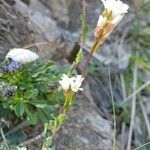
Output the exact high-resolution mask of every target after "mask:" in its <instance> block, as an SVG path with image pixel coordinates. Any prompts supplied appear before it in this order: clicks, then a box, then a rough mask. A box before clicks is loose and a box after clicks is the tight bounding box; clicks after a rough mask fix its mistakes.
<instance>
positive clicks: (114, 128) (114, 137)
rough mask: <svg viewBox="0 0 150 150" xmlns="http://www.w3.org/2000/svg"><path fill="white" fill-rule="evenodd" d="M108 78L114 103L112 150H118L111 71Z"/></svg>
mask: <svg viewBox="0 0 150 150" xmlns="http://www.w3.org/2000/svg"><path fill="white" fill-rule="evenodd" d="M108 77H109V85H110V92H111V101H112V107H113V122H114V123H113V125H114V127H113V147H112V150H116V112H115V102H114V97H113V91H112V83H111V78H110V69H109V70H108Z"/></svg>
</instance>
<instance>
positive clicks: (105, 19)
mask: <svg viewBox="0 0 150 150" xmlns="http://www.w3.org/2000/svg"><path fill="white" fill-rule="evenodd" d="M106 21H107V18H106V17H104V16H102V15H100V16H99V19H98V22H97V26H103V25H104V24H105V23H106Z"/></svg>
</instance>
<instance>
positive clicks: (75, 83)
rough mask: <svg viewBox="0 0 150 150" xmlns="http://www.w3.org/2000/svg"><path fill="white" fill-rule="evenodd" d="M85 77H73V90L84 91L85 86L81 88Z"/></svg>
mask: <svg viewBox="0 0 150 150" xmlns="http://www.w3.org/2000/svg"><path fill="white" fill-rule="evenodd" d="M83 80H84V78H83V77H82V76H81V75H77V76H76V77H72V78H71V90H72V91H74V92H77V91H78V90H80V91H83V88H80V86H81V84H82V81H83Z"/></svg>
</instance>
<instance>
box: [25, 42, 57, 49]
mask: <svg viewBox="0 0 150 150" xmlns="http://www.w3.org/2000/svg"><path fill="white" fill-rule="evenodd" d="M41 45H50V46H52V47H56V45H55V44H54V43H48V42H38V43H33V44H29V45H26V46H24V47H23V48H30V47H35V46H41Z"/></svg>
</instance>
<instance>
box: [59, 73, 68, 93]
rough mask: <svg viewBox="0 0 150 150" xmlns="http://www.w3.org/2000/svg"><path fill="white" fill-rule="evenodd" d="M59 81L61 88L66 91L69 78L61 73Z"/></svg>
mask: <svg viewBox="0 0 150 150" xmlns="http://www.w3.org/2000/svg"><path fill="white" fill-rule="evenodd" d="M61 79H62V80H61V81H59V83H60V85H61V86H62V88H63V89H64V90H65V91H67V90H68V89H69V87H70V84H71V79H70V78H69V77H68V76H67V75H66V74H63V76H62V77H61Z"/></svg>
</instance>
